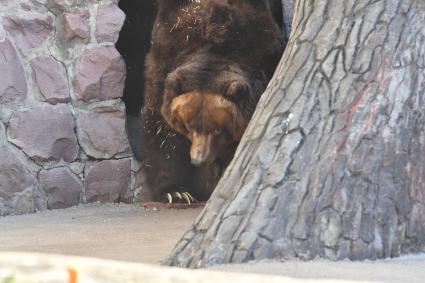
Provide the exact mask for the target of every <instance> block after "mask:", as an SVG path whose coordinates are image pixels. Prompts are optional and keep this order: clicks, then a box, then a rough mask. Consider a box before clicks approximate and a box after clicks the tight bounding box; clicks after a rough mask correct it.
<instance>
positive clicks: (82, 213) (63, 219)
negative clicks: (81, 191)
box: [0, 204, 425, 283]
mask: <svg viewBox="0 0 425 283" xmlns="http://www.w3.org/2000/svg"><path fill="white" fill-rule="evenodd" d="M200 211H201V209H199V208H198V209H185V210H162V211H147V210H145V209H143V208H141V207H135V206H128V205H112V204H111V205H98V204H97V205H88V206H80V207H77V208H71V209H65V210H55V211H46V212H42V213H38V214H33V215H24V216H9V217H4V218H0V251H23V252H42V253H56V254H67V255H78V256H89V257H99V258H105V259H115V260H125V261H135V262H142V263H154V264H156V263H159V262H160V260H161V259H162V258H164V257H165V256H166V255H167V254H168V253H169V252H170V251H171V249H172V248H173V246H174V245H175V243H176V242H177V241H178V240H179V239H180V237H181V236H182V235H183V233H184V232H185V231H186V230H187V229H188V228H189V227H190V225H191V224H192V223H193V221H194V220H195V218H196V217H197V215H198V214H199V213H200ZM213 269H217V270H222V271H237V272H250V273H264V274H274V275H284V276H288V277H293V278H305V279H318V278H320V279H345V280H350V281H354V282H355V281H371V282H390V283H398V282H400V283H416V282H417V283H423V282H425V255H422V256H411V257H405V258H401V259H393V260H385V261H376V262H372V261H366V262H349V261H343V262H327V261H314V262H284V263H280V262H260V263H251V264H243V265H225V266H218V267H214V268H213Z"/></svg>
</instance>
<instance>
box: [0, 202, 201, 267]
mask: <svg viewBox="0 0 425 283" xmlns="http://www.w3.org/2000/svg"><path fill="white" fill-rule="evenodd" d="M200 211H201V209H199V208H197V209H184V210H163V211H147V210H145V209H143V208H141V207H136V206H129V205H121V204H120V205H118V204H109V205H87V206H79V207H76V208H69V209H63V210H54V211H44V212H41V213H37V214H31V215H21V216H9V217H4V218H0V251H18V252H42V253H55V254H66V255H79V256H88V257H98V258H106V259H116V260H126V261H137V262H143V263H159V261H160V260H161V259H162V258H164V257H165V256H166V255H167V254H168V253H169V252H170V251H171V249H172V248H173V247H174V245H175V244H176V243H177V241H178V240H179V239H180V237H181V236H182V235H183V233H184V232H185V231H186V230H187V229H188V228H189V227H190V225H191V224H192V223H193V221H194V220H195V218H196V216H197V215H198V214H199V213H200Z"/></svg>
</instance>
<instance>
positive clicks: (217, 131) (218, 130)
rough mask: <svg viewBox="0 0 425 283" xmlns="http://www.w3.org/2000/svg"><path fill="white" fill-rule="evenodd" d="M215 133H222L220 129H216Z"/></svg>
mask: <svg viewBox="0 0 425 283" xmlns="http://www.w3.org/2000/svg"><path fill="white" fill-rule="evenodd" d="M213 132H214V135H219V134H221V132H222V131H221V130H220V129H215V130H214V131H213Z"/></svg>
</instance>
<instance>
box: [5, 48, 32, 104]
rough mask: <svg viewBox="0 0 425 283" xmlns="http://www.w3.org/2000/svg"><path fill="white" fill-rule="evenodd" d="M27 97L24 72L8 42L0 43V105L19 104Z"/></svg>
mask: <svg viewBox="0 0 425 283" xmlns="http://www.w3.org/2000/svg"><path fill="white" fill-rule="evenodd" d="M26 96H27V82H26V78H25V71H24V69H23V67H22V64H21V62H20V60H19V58H18V56H17V54H16V50H15V48H14V47H13V45H12V44H11V43H10V41H8V40H5V41H3V42H1V41H0V104H4V103H10V102H20V101H22V100H24V99H25V98H26Z"/></svg>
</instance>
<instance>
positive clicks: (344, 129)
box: [165, 0, 425, 267]
mask: <svg viewBox="0 0 425 283" xmlns="http://www.w3.org/2000/svg"><path fill="white" fill-rule="evenodd" d="M292 32H293V33H292V35H291V38H290V42H289V44H288V46H287V49H286V51H285V54H284V56H283V58H282V60H281V63H280V65H279V67H278V69H277V71H276V74H275V76H274V78H273V79H272V81H271V83H270V84H269V87H268V89H267V90H266V92H265V93H264V94H263V96H262V98H261V100H260V102H259V104H258V107H257V111H256V113H255V114H254V117H253V118H252V121H251V123H250V125H249V127H248V129H247V131H246V132H245V135H244V137H243V139H242V141H241V142H240V145H239V147H238V150H237V152H236V155H235V158H234V160H233V161H232V163H231V164H230V166H229V167H228V169H227V170H226V172H225V174H224V176H223V178H222V179H221V181H220V182H219V184H218V186H217V188H216V190H215V191H214V193H213V195H212V197H211V199H210V201H209V202H208V204H207V206H206V208H205V209H204V211H203V212H202V214H201V215H200V217H199V218H198V220H197V221H196V223H195V225H194V226H193V228H192V229H191V230H190V231H188V232H187V233H186V234H185V235H184V237H183V238H182V240H181V241H180V242H179V243H178V244H177V246H176V247H175V249H174V251H173V253H172V255H171V256H170V257H169V258H168V259H167V260H166V262H165V263H166V264H169V265H177V266H184V267H203V266H208V265H213V264H219V263H228V262H234V263H236V262H245V261H248V260H254V259H265V258H283V259H291V258H301V259H313V258H315V257H323V258H329V259H333V260H336V259H344V258H349V259H356V260H357V259H365V258H369V259H376V258H383V257H393V256H399V255H401V254H404V253H410V252H419V251H423V250H424V248H425V131H424V130H425V129H424V128H425V115H424V113H423V112H424V109H425V99H424V95H425V2H424V1H423V0H376V1H354V0H344V1H341V0H319V1H318V0H299V1H297V3H296V5H295V19H294V25H293V31H292Z"/></svg>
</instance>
